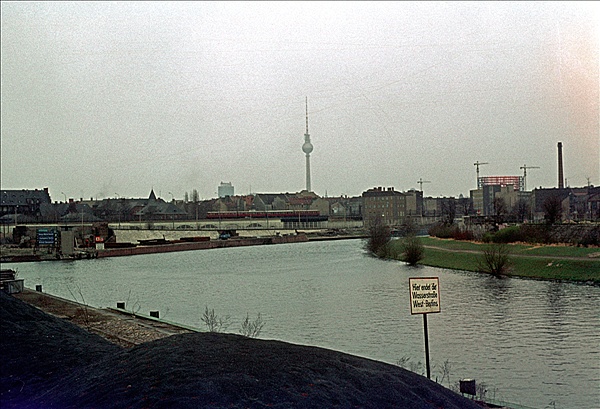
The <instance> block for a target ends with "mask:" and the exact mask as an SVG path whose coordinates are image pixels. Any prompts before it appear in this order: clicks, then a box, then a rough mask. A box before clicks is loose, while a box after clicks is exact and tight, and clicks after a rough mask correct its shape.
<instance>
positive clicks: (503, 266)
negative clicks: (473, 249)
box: [478, 243, 510, 276]
mask: <svg viewBox="0 0 600 409" xmlns="http://www.w3.org/2000/svg"><path fill="white" fill-rule="evenodd" d="M509 256H510V250H509V248H508V246H507V245H506V244H503V243H502V244H496V243H494V244H490V245H488V247H487V248H486V249H485V250H484V251H483V259H482V260H479V262H478V264H479V270H480V271H483V272H486V273H490V274H493V275H495V276H499V275H502V274H504V273H505V272H506V270H507V269H508V267H509V265H510V257H509Z"/></svg>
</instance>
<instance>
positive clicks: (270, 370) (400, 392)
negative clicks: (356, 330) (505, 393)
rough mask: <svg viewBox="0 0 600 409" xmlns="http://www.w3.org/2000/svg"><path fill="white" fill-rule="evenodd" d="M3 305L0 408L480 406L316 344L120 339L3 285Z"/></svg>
mask: <svg viewBox="0 0 600 409" xmlns="http://www.w3.org/2000/svg"><path fill="white" fill-rule="evenodd" d="M0 311H1V314H2V315H1V318H2V328H1V329H2V335H3V336H2V340H1V343H0V346H1V348H2V350H3V351H4V353H3V355H4V356H5V357H7V359H8V361H9V362H8V363H9V364H8V365H5V363H4V362H3V364H2V368H1V381H2V385H3V388H2V391H1V393H2V395H1V397H0V399H1V401H2V407H3V408H5V407H6V408H39V407H52V408H61V409H63V408H91V407H94V408H263V407H275V408H334V407H338V408H354V407H359V408H392V407H394V408H417V409H418V408H480V407H479V406H477V405H475V404H474V403H473V402H471V401H469V400H467V399H464V398H462V397H461V396H459V395H457V394H455V393H453V392H451V391H449V390H448V389H445V388H443V387H442V386H440V385H438V384H436V383H434V382H431V381H429V380H427V379H426V378H424V377H422V376H419V375H416V374H414V373H411V372H409V371H406V370H404V369H402V368H400V367H397V366H394V365H389V364H384V363H381V362H377V361H373V360H369V359H364V358H359V357H355V356H352V355H348V354H343V353H340V352H335V351H331V350H326V349H322V348H316V347H308V346H300V345H292V344H288V343H284V342H280V341H270V340H257V339H250V338H246V337H242V336H239V335H233V334H211V333H193V334H181V335H174V336H171V337H168V338H163V339H159V340H156V341H152V342H148V343H145V344H142V345H139V346H137V347H135V348H132V349H121V348H120V347H116V346H114V345H112V344H110V343H108V342H107V341H105V340H104V339H102V338H99V337H97V336H95V335H92V334H89V333H87V332H86V331H84V330H81V329H80V328H78V327H75V326H73V325H72V324H70V323H67V322H65V321H62V320H60V319H56V318H54V317H51V316H48V315H46V314H45V313H43V312H41V311H39V310H35V309H34V308H32V307H30V306H29V305H26V304H24V303H23V302H21V301H19V300H16V299H14V298H12V297H9V296H6V295H4V294H1V295H0ZM5 334H8V336H5ZM8 351H10V352H8ZM7 352H8V353H7ZM4 385H6V386H4Z"/></svg>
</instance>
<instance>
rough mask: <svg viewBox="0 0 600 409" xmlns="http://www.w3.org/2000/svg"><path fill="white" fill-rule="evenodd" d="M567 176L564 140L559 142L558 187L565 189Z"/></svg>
mask: <svg viewBox="0 0 600 409" xmlns="http://www.w3.org/2000/svg"><path fill="white" fill-rule="evenodd" d="M563 180H565V177H564V175H563V159H562V142H559V143H558V188H559V189H563V188H564V187H565V184H564V183H563Z"/></svg>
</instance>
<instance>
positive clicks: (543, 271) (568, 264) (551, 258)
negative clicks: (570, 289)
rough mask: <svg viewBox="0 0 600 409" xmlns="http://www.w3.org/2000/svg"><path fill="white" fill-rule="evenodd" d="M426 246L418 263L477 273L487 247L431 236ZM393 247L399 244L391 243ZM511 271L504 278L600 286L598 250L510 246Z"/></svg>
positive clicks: (422, 239) (425, 238)
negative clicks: (591, 283)
mask: <svg viewBox="0 0 600 409" xmlns="http://www.w3.org/2000/svg"><path fill="white" fill-rule="evenodd" d="M421 241H422V243H423V245H424V246H425V253H424V258H423V260H421V262H420V264H422V265H427V266H433V267H441V268H449V269H456V270H466V271H480V269H479V263H480V260H481V259H482V253H483V251H484V250H485V248H486V247H487V244H481V243H473V242H463V241H456V240H448V239H437V238H433V237H423V238H421ZM394 245H396V246H397V245H399V242H398V243H394ZM508 246H509V249H510V254H511V256H510V268H509V269H508V271H507V273H506V275H508V276H518V277H529V278H539V279H547V280H570V281H580V282H581V281H583V282H593V283H595V284H600V257H590V255H593V254H594V253H599V252H600V249H598V248H581V247H572V246H533V245H527V244H509V245H508Z"/></svg>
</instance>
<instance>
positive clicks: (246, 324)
mask: <svg viewBox="0 0 600 409" xmlns="http://www.w3.org/2000/svg"><path fill="white" fill-rule="evenodd" d="M264 326H265V322H264V320H263V319H262V316H261V314H260V313H258V316H257V317H256V319H255V320H254V321H252V322H250V316H249V315H248V314H246V319H245V320H244V321H243V322H242V328H241V329H240V334H242V335H243V336H245V337H250V338H257V337H258V336H259V335H260V331H262V329H263V327H264Z"/></svg>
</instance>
